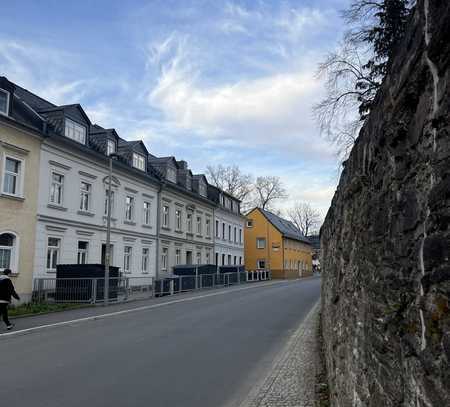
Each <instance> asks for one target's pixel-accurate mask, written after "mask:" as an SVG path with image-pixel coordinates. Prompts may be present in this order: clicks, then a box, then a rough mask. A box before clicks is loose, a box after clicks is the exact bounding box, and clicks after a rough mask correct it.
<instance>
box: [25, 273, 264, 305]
mask: <svg viewBox="0 0 450 407" xmlns="http://www.w3.org/2000/svg"><path fill="white" fill-rule="evenodd" d="M270 279H271V274H270V272H269V271H265V270H257V271H246V272H242V273H217V274H198V275H189V276H171V277H167V278H162V279H158V280H157V279H155V278H154V277H126V276H125V277H123V276H122V277H118V278H110V279H109V296H108V301H109V302H111V303H118V302H126V301H132V300H139V299H148V298H153V297H160V296H165V295H173V294H178V293H183V292H189V291H194V290H201V289H208V288H209V289H211V288H219V287H226V286H230V285H235V284H245V283H248V282H252V281H264V280H270ZM104 287H105V279H104V278H35V279H34V282H33V295H32V301H33V302H45V303H81V304H101V303H103V302H104V300H105V292H104Z"/></svg>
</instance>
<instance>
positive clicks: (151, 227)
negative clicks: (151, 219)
mask: <svg viewBox="0 0 450 407" xmlns="http://www.w3.org/2000/svg"><path fill="white" fill-rule="evenodd" d="M142 227H143V228H145V229H153V226H151V225H146V224H145V223H144V224H143V225H142Z"/></svg>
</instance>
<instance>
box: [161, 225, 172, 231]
mask: <svg viewBox="0 0 450 407" xmlns="http://www.w3.org/2000/svg"><path fill="white" fill-rule="evenodd" d="M161 229H162V230H167V231H170V230H171V229H170V228H168V227H167V226H161Z"/></svg>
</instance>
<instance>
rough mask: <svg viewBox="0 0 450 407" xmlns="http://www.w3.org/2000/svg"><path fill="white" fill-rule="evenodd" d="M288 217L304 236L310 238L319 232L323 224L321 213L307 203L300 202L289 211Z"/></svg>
mask: <svg viewBox="0 0 450 407" xmlns="http://www.w3.org/2000/svg"><path fill="white" fill-rule="evenodd" d="M287 217H288V218H289V220H290V221H291V222H292V223H293V224H294V225H295V226H297V228H298V229H299V230H300V231H301V232H302V234H303V235H304V236H310V235H311V234H312V233H313V232H315V231H317V229H318V227H319V225H320V223H321V216H320V213H319V211H317V210H316V209H314V208H313V207H312V206H311V205H310V204H308V203H306V202H300V203H298V204H296V205H295V206H294V207H293V208H291V209H288V210H287Z"/></svg>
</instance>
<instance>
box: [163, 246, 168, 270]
mask: <svg viewBox="0 0 450 407" xmlns="http://www.w3.org/2000/svg"><path fill="white" fill-rule="evenodd" d="M168 260H169V248H168V247H163V248H162V250H161V270H164V271H167V268H168V264H167V262H168Z"/></svg>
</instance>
